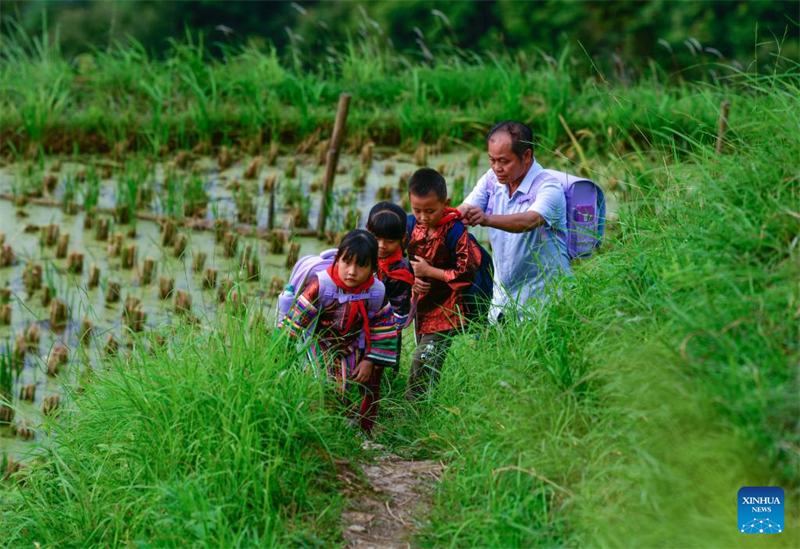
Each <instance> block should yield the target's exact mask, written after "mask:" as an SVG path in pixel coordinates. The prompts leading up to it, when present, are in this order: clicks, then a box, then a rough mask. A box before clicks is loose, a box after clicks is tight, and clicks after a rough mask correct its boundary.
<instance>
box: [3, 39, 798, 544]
mask: <svg viewBox="0 0 800 549" xmlns="http://www.w3.org/2000/svg"><path fill="white" fill-rule="evenodd" d="M206 47H207V46H206V45H204V44H203V42H202V39H198V38H197V37H192V36H191V35H189V36H187V39H186V40H184V41H180V42H179V41H175V42H174V44H173V50H172V52H170V53H169V55H167V56H166V57H164V58H158V59H156V58H151V57H150V56H149V55H148V54H147V52H146V51H145V50H144V49H143V48H139V47H137V46H136V45H133V46H126V47H118V48H111V49H109V50H108V51H104V52H101V51H95V52H93V53H91V54H85V55H82V56H79V57H77V58H75V59H71V60H68V59H65V58H64V57H63V56H62V55H61V53H60V52H59V50H58V46H57V45H56V44H54V43H51V42H49V41H48V39H47V38H46V37H41V38H39V37H30V36H27V35H25V34H24V33H22V32H19V33H18V34H17V35H16V36H15V37H14V38H13V39H12V40H11V41H10V42H7V43H4V44H3V53H2V65H0V82H1V84H0V90H2V95H0V113H2V114H0V137H2V143H1V144H0V153H2V162H0V245H1V249H0V301H1V302H2V303H0V349H1V350H2V354H1V356H0V453H1V454H2V456H3V457H2V464H3V465H2V468H0V476H2V477H3V478H4V481H3V482H2V484H1V485H0V540H2V542H0V545H3V546H7V547H18V546H30V545H32V544H36V545H37V546H42V547H64V546H69V547H72V546H74V547H111V546H113V547H129V546H139V547H178V546H188V545H191V546H215V547H216V546H223V547H234V546H236V547H240V546H241V547H254V546H259V547H260V546H287V545H292V546H303V547H307V546H314V547H319V546H343V545H344V543H345V542H344V538H343V537H342V531H341V521H340V517H341V513H342V511H343V509H344V508H345V507H346V505H347V496H346V495H344V491H343V490H342V480H341V475H339V474H337V471H338V470H339V468H340V467H341V464H342V462H347V463H349V464H352V467H353V468H354V469H355V470H358V467H359V464H360V463H364V462H366V461H368V460H369V459H371V454H370V450H369V448H366V449H365V447H364V446H362V445H361V440H360V439H359V438H358V437H357V436H355V433H354V432H353V431H352V430H350V429H349V428H348V427H347V426H346V422H345V420H344V419H343V418H342V417H341V416H340V415H339V414H337V413H336V411H335V410H331V409H330V407H328V406H325V403H324V400H325V399H324V390H323V387H322V384H321V383H320V381H319V380H318V379H316V378H314V377H313V376H311V375H309V373H308V372H306V371H304V370H302V368H301V367H300V361H301V357H298V356H295V353H293V352H291V351H287V349H291V346H288V345H287V341H286V338H285V335H284V334H282V333H281V332H280V331H278V330H275V329H274V321H273V320H274V316H273V315H274V312H273V304H274V300H275V297H276V296H277V294H278V293H279V292H280V291H281V289H282V288H283V285H284V283H285V281H286V279H287V278H288V275H289V273H290V271H291V267H292V266H293V264H294V263H295V262H296V260H297V258H298V257H301V256H303V255H307V254H312V253H317V252H319V251H321V250H323V249H326V248H328V247H333V246H335V244H336V243H337V242H338V240H339V239H340V237H341V235H342V234H343V233H344V232H346V231H347V230H349V229H351V228H354V227H357V226H363V224H364V221H365V219H364V215H365V214H366V213H367V212H368V211H369V208H370V207H371V206H372V205H373V204H374V203H375V202H376V201H378V200H393V201H396V202H398V203H400V204H405V205H406V206H407V198H406V193H405V190H406V189H405V185H406V182H407V180H408V177H409V175H410V173H411V172H413V170H414V169H416V167H418V166H431V167H435V168H438V169H439V171H440V172H442V173H443V174H444V175H445V176H446V178H447V182H448V189H449V192H450V195H451V200H452V202H453V203H454V204H458V203H460V201H461V199H462V198H463V197H464V196H465V193H468V192H469V190H470V189H471V187H472V185H473V184H474V182H475V181H476V180H477V179H478V177H479V176H480V175H482V174H483V173H484V172H485V171H486V170H487V169H488V160H487V157H486V154H485V146H484V144H483V142H482V138H483V135H484V134H485V131H486V130H487V129H488V127H489V126H491V124H492V123H494V122H495V121H498V120H503V119H519V120H523V121H525V122H527V123H529V124H530V125H531V127H532V128H533V129H534V133H535V134H536V136H537V143H536V144H535V147H534V150H535V154H536V157H537V160H538V161H539V162H540V163H542V164H543V165H545V166H546V167H551V168H557V169H563V170H567V171H570V172H572V173H577V174H581V175H586V176H589V177H591V178H592V179H594V180H595V181H597V182H598V183H599V184H600V185H601V186H602V187H603V188H604V190H605V192H606V196H607V198H608V202H609V210H608V212H609V215H608V223H607V225H608V229H607V231H608V232H607V236H606V240H605V242H604V244H603V247H602V249H601V250H600V251H599V253H598V254H596V255H595V256H594V257H592V258H590V259H586V260H582V261H581V262H579V263H577V264H575V265H574V270H575V284H574V286H573V288H572V290H571V291H570V292H566V293H565V294H564V296H563V297H562V298H561V299H560V300H558V301H557V302H553V303H551V304H550V305H549V306H548V308H546V309H545V310H543V311H542V313H541V315H540V316H539V318H538V319H537V322H535V323H530V324H525V325H519V326H504V327H499V328H490V329H486V330H483V331H479V332H476V333H473V334H470V335H464V336H460V337H459V338H457V340H456V342H455V344H454V346H453V351H452V353H451V355H450V356H449V358H448V361H447V363H446V366H445V372H444V375H443V378H442V383H441V386H440V387H439V389H438V391H437V392H436V393H435V395H434V396H433V397H432V398H431V399H430V400H429V401H428V402H425V403H424V404H422V405H420V406H416V407H414V406H410V405H408V404H406V403H405V402H404V401H403V399H402V398H399V395H400V394H401V392H402V389H403V377H404V374H405V373H406V372H407V368H408V363H409V362H410V360H409V359H410V353H411V351H412V346H411V340H412V339H413V338H412V337H410V334H408V337H406V338H404V352H403V363H402V368H401V375H400V376H399V377H398V378H396V379H393V380H390V381H387V382H386V387H385V389H386V398H385V399H384V405H383V411H382V417H381V420H380V421H381V424H380V426H379V427H378V428H377V431H376V441H377V442H378V443H380V444H382V445H384V446H385V447H386V448H389V449H391V451H392V452H395V453H397V454H399V455H402V456H405V457H407V458H409V459H435V460H440V461H442V462H443V463H444V464H445V472H444V474H443V475H442V478H441V481H440V482H439V483H438V484H437V485H436V487H435V488H434V490H433V492H432V496H431V505H430V508H429V509H428V510H427V512H426V513H425V515H424V516H419V517H416V524H417V525H418V528H416V529H415V532H414V535H413V537H412V539H411V540H410V541H411V543H413V544H414V545H418V546H424V547H549V546H603V547H617V546H636V547H661V546H687V547H689V546H693V547H695V546H696V547H723V546H724V547H795V546H797V544H798V542H800V537H798V533H797V532H798V531H800V530H798V528H800V521H798V518H800V517H799V516H798V514H797V511H796V510H797V509H798V503H800V491H799V490H798V487H799V486H800V475H799V474H798V470H800V469H799V468H800V435H798V433H799V432H800V430H799V429H798V427H799V425H798V418H799V417H800V396H799V395H800V392H799V391H798V390H799V389H800V387H798V382H799V381H800V370H798V366H799V363H798V359H799V358H800V343H799V342H800V294H799V293H798V280H800V276H799V275H800V267H799V266H800V263H799V262H798V259H799V258H798V253H799V252H798V242H799V240H798V238H799V236H800V230H798V229H800V185H799V183H800V179H799V178H800V152H798V151H800V147H798V145H800V100H798V97H800V93H799V92H800V74H799V73H798V65H797V64H796V62H794V61H791V60H788V59H780V58H778V61H779V62H775V61H774V60H773V63H772V65H770V69H771V70H764V69H763V68H762V69H761V70H758V68H757V65H756V66H754V67H751V68H750V69H748V70H740V69H739V68H736V67H734V66H731V65H724V64H721V63H717V64H708V65H703V66H702V67H700V68H699V69H698V67H692V69H691V70H692V71H694V72H695V73H700V74H703V75H704V76H703V77H702V78H699V79H694V80H692V81H690V80H688V79H684V78H682V77H681V75H680V73H679V74H677V75H676V74H675V73H668V72H666V71H665V70H664V69H662V68H660V67H658V66H655V65H652V66H651V70H650V72H649V73H647V74H642V75H641V76H640V78H639V79H638V80H637V81H636V82H632V83H631V82H620V81H617V80H615V79H614V77H613V75H606V74H604V73H602V72H601V71H600V70H599V69H598V68H597V67H596V66H595V65H594V64H593V63H592V60H591V59H588V58H587V57H586V56H585V54H583V53H581V54H577V53H575V52H570V51H569V50H565V51H564V52H563V53H562V54H561V55H560V56H558V57H550V56H541V57H533V56H526V55H523V54H518V55H515V56H510V55H508V56H493V55H485V56H479V55H476V54H467V53H465V52H453V54H452V55H451V56H450V57H449V58H448V59H446V60H441V61H439V62H437V63H436V64H431V63H423V62H419V61H415V60H413V59H408V58H405V57H402V56H399V55H389V54H386V53H385V52H382V51H381V50H378V49H376V48H375V47H374V45H372V44H370V43H369V42H368V41H364V42H351V43H350V44H349V48H345V49H344V50H343V52H341V53H337V54H336V55H333V54H331V55H332V59H331V60H330V61H329V62H328V63H325V64H323V63H320V65H319V66H318V67H317V68H315V69H313V70H298V69H297V67H296V66H293V64H292V63H291V62H287V61H286V60H285V59H282V58H280V57H279V56H278V55H277V54H276V52H275V51H272V50H269V49H258V48H255V47H243V48H238V49H233V48H231V49H230V50H228V51H226V52H225V55H224V57H223V58H222V59H220V58H212V57H211V56H210V55H209V54H208V52H207V50H206ZM342 92H347V93H350V94H352V102H351V105H350V114H349V117H348V120H347V134H346V139H345V143H344V146H343V150H342V154H341V157H340V159H339V162H338V167H337V172H336V177H335V181H334V184H333V192H332V194H331V196H330V201H329V215H328V218H327V224H326V226H325V228H324V230H320V228H319V226H318V216H319V209H320V204H321V201H322V200H324V195H323V192H322V189H323V184H324V179H323V177H324V176H323V174H324V164H325V159H326V154H327V152H328V150H329V149H330V141H329V139H330V134H331V129H332V126H333V120H334V116H335V110H336V103H337V100H338V98H339V94H340V93H342ZM726 103H727V104H728V107H723V105H724V104H726ZM723 108H727V109H729V111H726V112H728V113H729V114H728V115H727V116H726V120H725V128H724V131H722V132H721V131H720V126H719V119H720V113H721V112H722V110H723ZM477 235H478V237H479V239H481V240H483V241H484V242H485V241H486V238H485V236H486V235H485V234H484V233H483V231H482V230H481V229H478V230H477ZM742 486H781V487H783V488H784V490H785V492H786V497H787V502H786V509H787V517H786V520H787V526H786V532H785V533H784V534H783V535H778V536H740V535H739V533H738V531H737V530H736V529H735V523H736V507H735V501H736V493H737V491H738V489H739V488H740V487H742Z"/></svg>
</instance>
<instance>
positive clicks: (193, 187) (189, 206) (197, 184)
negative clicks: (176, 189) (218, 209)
mask: <svg viewBox="0 0 800 549" xmlns="http://www.w3.org/2000/svg"><path fill="white" fill-rule="evenodd" d="M207 208H208V193H207V192H206V189H205V184H204V182H203V179H202V178H201V177H200V176H199V175H192V176H190V177H189V179H188V181H187V182H186V190H185V197H184V202H183V214H184V215H185V216H187V217H202V216H204V215H205V214H206V209H207Z"/></svg>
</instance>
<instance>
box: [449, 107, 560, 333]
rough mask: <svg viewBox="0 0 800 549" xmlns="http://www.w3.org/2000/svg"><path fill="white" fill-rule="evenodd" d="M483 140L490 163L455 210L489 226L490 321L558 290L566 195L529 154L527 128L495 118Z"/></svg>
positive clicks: (530, 136)
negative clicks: (492, 286) (497, 121)
mask: <svg viewBox="0 0 800 549" xmlns="http://www.w3.org/2000/svg"><path fill="white" fill-rule="evenodd" d="M487 142H488V148H489V161H490V164H491V169H490V170H489V171H488V172H486V174H485V175H484V176H483V177H481V178H480V179H479V180H478V183H477V185H475V188H474V189H473V190H472V192H471V193H470V194H469V196H468V197H467V198H466V199H465V200H464V203H463V204H461V205H460V206H459V207H458V210H459V211H460V212H461V213H462V215H463V216H464V220H465V221H466V222H467V223H469V224H470V225H472V226H475V225H482V226H484V227H488V228H489V240H490V242H491V244H492V257H493V262H494V295H493V296H492V307H491V311H490V317H491V318H492V320H494V321H496V320H497V319H498V317H500V316H503V317H505V316H508V315H514V314H516V315H517V316H519V317H523V316H524V315H525V312H526V311H528V312H532V311H534V310H535V307H534V308H531V305H534V306H535V305H538V304H541V303H543V302H544V301H546V300H547V299H548V297H549V296H551V295H553V294H554V293H558V291H559V281H560V280H561V279H562V278H563V277H564V276H569V275H571V274H572V271H571V270H570V267H569V256H568V255H567V247H566V244H565V242H564V240H563V239H562V236H563V235H564V233H565V231H566V228H567V203H566V198H565V197H564V191H563V189H562V187H561V183H560V182H558V181H557V180H556V179H554V178H553V177H552V176H550V175H548V174H547V173H546V172H544V170H543V168H542V166H540V165H539V163H538V162H536V160H535V159H534V158H533V148H532V146H531V144H532V142H533V132H532V131H531V129H530V128H529V127H528V126H526V125H525V124H522V123H519V122H510V121H508V122H501V123H499V124H496V125H495V126H494V127H493V128H492V129H491V130H489V135H488V137H487ZM533 300H535V301H533ZM532 301H533V302H532ZM526 305H527V307H526Z"/></svg>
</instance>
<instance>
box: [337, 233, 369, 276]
mask: <svg viewBox="0 0 800 549" xmlns="http://www.w3.org/2000/svg"><path fill="white" fill-rule="evenodd" d="M352 258H355V260H356V264H357V265H358V266H359V267H372V268H373V269H377V268H378V241H377V240H375V237H374V236H372V233H370V232H368V231H365V230H364V229H354V230H352V231H350V232H349V233H347V234H346V235H344V238H343V239H342V243H341V244H339V251H337V252H336V261H339V260H340V259H344V260H345V261H350V260H351V259H352Z"/></svg>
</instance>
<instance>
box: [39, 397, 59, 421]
mask: <svg viewBox="0 0 800 549" xmlns="http://www.w3.org/2000/svg"><path fill="white" fill-rule="evenodd" d="M60 407H61V396H60V395H59V394H58V393H56V394H52V395H49V396H47V397H45V398H44V400H42V414H44V415H45V416H52V415H54V414H55V413H56V412H58V409H59V408H60Z"/></svg>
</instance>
